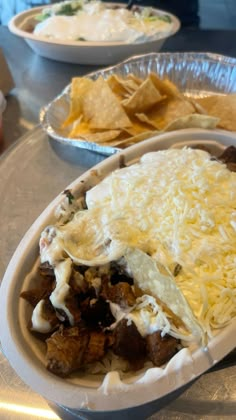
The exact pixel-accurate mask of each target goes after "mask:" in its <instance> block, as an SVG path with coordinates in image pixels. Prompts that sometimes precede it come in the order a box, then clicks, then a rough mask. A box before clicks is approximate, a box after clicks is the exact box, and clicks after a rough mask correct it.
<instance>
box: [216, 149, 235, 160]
mask: <svg viewBox="0 0 236 420" xmlns="http://www.w3.org/2000/svg"><path fill="white" fill-rule="evenodd" d="M218 159H219V160H221V162H224V163H236V147H235V146H229V147H227V148H226V149H225V150H224V151H223V153H222V154H221V155H220V156H219V157H218Z"/></svg>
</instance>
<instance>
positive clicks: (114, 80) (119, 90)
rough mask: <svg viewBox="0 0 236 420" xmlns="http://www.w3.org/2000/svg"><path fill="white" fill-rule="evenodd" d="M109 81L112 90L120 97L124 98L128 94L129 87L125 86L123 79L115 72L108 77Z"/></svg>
mask: <svg viewBox="0 0 236 420" xmlns="http://www.w3.org/2000/svg"><path fill="white" fill-rule="evenodd" d="M107 83H108V85H109V87H110V88H111V90H112V92H113V93H114V94H115V95H116V96H117V97H118V98H119V99H120V100H122V99H124V98H125V97H126V96H127V89H126V88H125V87H124V86H123V84H122V82H121V79H120V78H119V77H118V76H117V75H116V74H113V75H111V76H109V77H108V79H107Z"/></svg>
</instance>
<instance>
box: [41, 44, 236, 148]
mask: <svg viewBox="0 0 236 420" xmlns="http://www.w3.org/2000/svg"><path fill="white" fill-rule="evenodd" d="M150 72H156V73H158V75H160V76H161V77H168V78H169V79H170V80H171V81H172V82H173V83H175V84H176V85H177V86H178V87H179V89H180V90H181V91H182V92H183V93H184V94H185V95H187V96H188V97H193V98H196V97H204V96H209V95H212V94H216V93H217V94H227V93H233V92H236V59H235V58H231V57H226V56H222V55H218V54H212V53H194V52H188V53H150V54H145V55H141V56H135V57H131V58H129V59H128V60H126V61H123V62H121V63H119V64H117V65H115V66H112V67H108V68H105V69H102V70H98V71H96V72H93V73H90V74H88V75H87V77H91V78H92V79H97V78H98V77H99V76H100V75H101V76H103V77H104V78H107V77H108V76H109V75H111V74H117V75H121V76H125V75H127V74H129V73H133V74H135V75H137V76H138V77H142V78H145V77H146V76H147V75H148V74H149V73H150ZM69 92H70V85H68V86H67V87H66V88H65V89H64V90H63V92H62V93H61V94H60V95H59V96H57V97H56V98H55V99H54V100H53V101H52V102H50V103H49V104H48V105H46V106H45V107H43V108H42V109H41V111H40V123H41V125H42V128H43V130H44V131H45V132H46V133H47V134H48V135H49V136H50V137H51V138H53V139H54V140H56V141H57V142H60V143H63V144H65V145H68V146H71V147H76V148H83V149H88V150H91V151H95V152H98V153H101V154H104V155H110V154H113V153H116V152H117V151H119V150H120V149H119V148H114V147H109V146H101V145H99V144H96V143H91V142H86V141H83V140H82V139H78V140H75V139H69V138H68V132H69V130H68V129H62V128H61V126H62V123H63V121H64V120H65V119H66V117H67V115H68V112H69Z"/></svg>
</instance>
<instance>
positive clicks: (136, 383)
mask: <svg viewBox="0 0 236 420" xmlns="http://www.w3.org/2000/svg"><path fill="white" fill-rule="evenodd" d="M199 143H203V144H205V145H207V146H208V148H209V149H210V150H211V151H212V153H214V154H220V153H221V152H222V150H223V149H224V148H225V146H229V145H236V137H235V135H232V134H230V133H229V134H228V133H220V132H209V131H206V130H182V131H177V132H173V133H166V134H164V135H161V136H160V135H159V136H157V137H153V138H152V139H149V140H147V141H144V142H142V143H140V144H138V145H135V146H132V147H130V148H128V149H126V150H125V151H124V152H122V153H117V154H115V155H113V156H111V157H109V158H107V159H106V160H104V161H103V162H102V163H100V164H98V165H97V166H96V167H95V168H93V169H96V171H97V174H98V175H99V176H101V177H104V176H106V175H107V174H109V173H110V172H111V171H112V170H114V169H116V168H118V167H119V166H120V162H121V155H122V160H123V161H125V163H126V164H128V163H131V162H133V161H135V160H137V159H138V158H139V157H140V156H141V155H143V154H144V153H146V152H149V151H155V150H160V149H166V148H168V147H182V146H184V145H194V144H199ZM94 174H95V172H94V171H91V170H89V171H87V172H86V173H85V174H84V175H82V176H81V177H80V178H78V179H77V180H75V181H74V182H73V183H72V184H71V185H70V186H69V187H68V188H70V189H71V190H72V192H74V193H75V192H76V193H78V192H80V191H81V192H82V188H83V190H84V188H86V186H88V185H91V184H94V182H96V178H94V176H95V175H94ZM65 187H66V186H65ZM62 199H64V196H62V195H60V196H58V197H56V198H55V200H54V201H53V202H52V203H51V204H50V205H49V206H48V207H47V208H46V210H45V211H44V212H43V213H42V214H41V216H40V217H39V218H38V219H37V220H36V222H35V223H34V224H33V225H32V227H31V228H30V229H29V231H28V232H27V233H26V235H25V236H24V238H23V239H22V241H21V243H20V244H19V246H18V248H17V250H16V251H15V254H14V255H13V257H12V260H11V262H10V264H9V266H8V268H7V271H6V273H5V276H4V279H3V281H2V285H1V289H0V318H1V323H0V337H1V343H2V348H3V351H4V354H5V355H6V357H7V358H8V359H9V362H10V364H11V365H12V367H13V368H14V369H15V371H16V373H17V374H18V375H19V376H20V377H21V378H22V379H23V381H25V382H26V383H27V384H28V385H29V386H30V387H31V388H32V389H33V390H34V391H36V392H38V393H39V394H41V395H43V396H44V397H45V398H46V399H48V400H50V401H53V402H54V403H56V404H60V405H63V406H66V407H69V408H71V409H73V410H77V411H78V412H79V411H81V410H82V411H83V410H85V412H86V410H87V413H88V415H89V418H90V415H91V414H94V413H95V414H99V413H100V415H101V418H102V419H104V418H107V417H106V416H107V415H108V414H109V415H111V413H110V412H111V411H112V412H113V414H114V415H116V414H117V411H118V413H119V410H126V409H130V410H131V411H129V413H130V415H132V412H133V410H134V411H135V410H136V412H137V411H138V413H139V415H141V414H140V413H143V417H141V418H145V417H144V416H145V415H146V414H147V413H149V415H150V412H153V411H156V410H157V409H158V408H160V407H161V405H163V401H164V402H165V401H167V400H168V398H170V396H171V395H174V394H173V393H176V392H178V391H179V390H181V387H184V386H186V385H188V384H190V383H191V381H193V380H194V379H196V378H197V377H198V376H199V375H201V374H202V373H204V372H205V371H207V370H208V369H209V368H210V367H211V366H213V365H214V364H215V363H217V362H218V361H219V360H220V359H222V358H223V357H224V356H225V355H226V354H227V353H229V352H230V351H231V350H232V349H233V348H234V347H235V333H236V320H234V321H233V322H232V323H231V324H230V325H229V326H228V327H226V328H225V329H223V330H222V331H221V332H220V333H219V334H218V335H216V336H215V337H214V338H213V339H212V340H211V341H210V342H209V345H208V346H207V348H205V349H204V351H203V349H202V348H199V349H197V350H195V351H194V352H193V353H190V352H189V351H186V350H185V349H184V350H183V351H181V352H182V353H181V352H179V353H177V355H176V356H174V358H172V359H171V361H170V362H169V363H168V364H167V366H166V368H165V369H160V368H154V370H148V371H146V372H145V371H144V372H141V373H140V374H137V375H131V376H130V377H129V378H128V379H127V381H126V383H122V382H119V381H118V382H117V381H115V382H114V383H109V384H106V383H105V384H104V382H103V387H101V384H102V381H103V378H101V377H100V376H98V377H97V376H94V375H90V376H86V377H85V376H83V377H79V375H73V377H71V378H67V379H62V378H59V377H57V376H55V375H53V374H52V373H50V372H48V371H47V370H46V368H45V359H44V351H43V348H42V347H41V345H40V344H39V341H37V339H36V338H34V337H33V336H32V335H31V334H30V333H29V331H28V329H27V322H28V321H29V319H30V316H31V309H30V308H29V305H27V303H26V302H25V301H24V300H23V299H20V298H19V295H20V293H21V291H22V290H27V289H28V288H29V286H32V278H31V277H30V276H27V275H28V273H29V272H30V271H31V270H32V267H33V266H34V265H35V262H36V260H37V258H38V252H39V251H38V241H39V236H40V233H41V231H42V230H43V228H44V227H45V226H47V225H48V224H49V223H52V222H53V221H54V210H55V208H56V207H57V206H58V204H59V203H60V202H61V201H62ZM99 387H100V389H98V388H99ZM88 410H89V411H88ZM142 410H144V411H142ZM145 413H146V414H145ZM86 418H87V417H86ZM108 418H109V416H108ZM110 418H111V417H110ZM112 418H115V417H114V416H113V417H112ZM128 418H132V417H128ZM139 418H140V417H139Z"/></svg>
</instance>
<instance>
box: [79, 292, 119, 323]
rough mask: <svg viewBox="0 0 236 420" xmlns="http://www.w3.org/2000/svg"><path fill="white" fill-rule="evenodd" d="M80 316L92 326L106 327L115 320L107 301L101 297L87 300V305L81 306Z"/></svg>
mask: <svg viewBox="0 0 236 420" xmlns="http://www.w3.org/2000/svg"><path fill="white" fill-rule="evenodd" d="M82 318H83V320H84V321H85V322H86V323H87V324H88V325H89V326H92V327H96V326H102V327H108V326H109V325H111V324H112V323H113V322H114V321H115V318H114V317H113V315H112V313H111V310H110V305H109V303H108V302H105V301H104V299H102V298H99V299H91V300H87V305H86V306H85V305H84V307H83V312H82Z"/></svg>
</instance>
